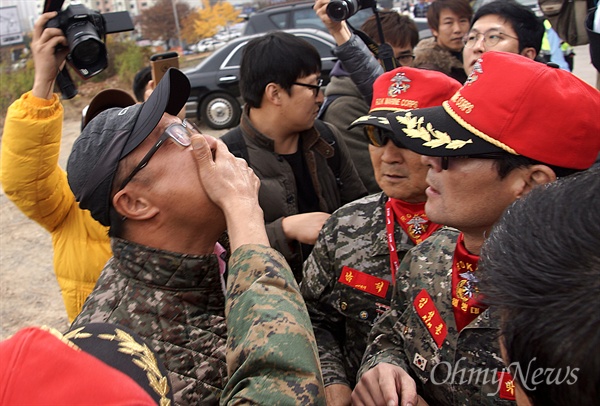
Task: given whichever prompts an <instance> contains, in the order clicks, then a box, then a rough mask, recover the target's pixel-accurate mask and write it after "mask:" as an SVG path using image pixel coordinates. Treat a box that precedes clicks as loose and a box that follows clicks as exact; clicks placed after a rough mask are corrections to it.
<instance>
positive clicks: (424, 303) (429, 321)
mask: <svg viewBox="0 0 600 406" xmlns="http://www.w3.org/2000/svg"><path fill="white" fill-rule="evenodd" d="M413 306H414V307H415V310H416V312H417V314H418V315H419V317H421V321H423V324H425V327H427V330H428V331H429V334H431V337H432V338H433V341H435V343H436V344H437V346H438V348H442V344H443V343H444V340H445V339H446V336H447V335H448V328H447V327H446V323H445V322H444V319H442V316H441V315H440V312H439V311H438V309H437V308H436V307H435V304H434V303H433V299H431V296H429V293H427V291H426V290H425V289H423V290H421V291H420V292H419V294H418V295H417V297H415V300H414V301H413Z"/></svg>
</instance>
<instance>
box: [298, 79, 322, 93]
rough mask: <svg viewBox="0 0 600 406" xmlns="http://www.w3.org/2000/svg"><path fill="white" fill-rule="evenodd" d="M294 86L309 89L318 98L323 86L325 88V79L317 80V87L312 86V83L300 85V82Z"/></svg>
mask: <svg viewBox="0 0 600 406" xmlns="http://www.w3.org/2000/svg"><path fill="white" fill-rule="evenodd" d="M292 85H296V86H304V87H308V88H309V89H312V90H313V92H314V93H315V97H317V96H318V95H319V91H320V90H321V86H323V79H317V84H316V85H311V84H310V83H300V82H293V83H292Z"/></svg>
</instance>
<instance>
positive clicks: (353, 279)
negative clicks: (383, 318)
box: [338, 266, 390, 298]
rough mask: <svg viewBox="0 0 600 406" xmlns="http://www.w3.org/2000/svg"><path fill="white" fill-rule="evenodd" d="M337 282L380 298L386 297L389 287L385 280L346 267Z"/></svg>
mask: <svg viewBox="0 0 600 406" xmlns="http://www.w3.org/2000/svg"><path fill="white" fill-rule="evenodd" d="M338 281H339V282H340V283H343V284H344V285H348V286H350V287H352V288H354V289H358V290H362V291H364V292H367V293H370V294H372V295H375V296H378V297H382V298H384V297H385V296H386V295H387V291H388V287H389V286H390V283H389V282H388V281H386V280H385V279H381V278H378V277H376V276H373V275H369V274H366V273H364V272H361V271H358V270H356V269H353V268H350V267H348V266H344V267H343V268H342V273H341V274H340V278H339V279H338Z"/></svg>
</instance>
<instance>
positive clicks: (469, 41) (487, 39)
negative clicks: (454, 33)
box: [463, 30, 519, 48]
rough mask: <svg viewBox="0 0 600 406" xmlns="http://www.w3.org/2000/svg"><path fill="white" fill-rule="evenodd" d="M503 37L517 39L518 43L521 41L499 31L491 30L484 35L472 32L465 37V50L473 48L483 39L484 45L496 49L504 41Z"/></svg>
mask: <svg viewBox="0 0 600 406" xmlns="http://www.w3.org/2000/svg"><path fill="white" fill-rule="evenodd" d="M503 37H508V38H512V39H516V40H517V41H518V40H519V38H517V37H513V36H512V35H508V34H505V33H503V32H502V31H498V30H489V31H486V32H483V33H482V32H475V31H471V32H469V33H467V35H465V36H464V37H463V44H465V48H473V47H474V46H475V44H477V43H478V42H479V40H480V39H481V38H483V43H484V44H485V45H487V46H489V47H494V46H496V45H498V42H500V40H502V39H503Z"/></svg>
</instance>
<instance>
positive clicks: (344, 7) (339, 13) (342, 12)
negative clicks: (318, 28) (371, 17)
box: [325, 0, 377, 21]
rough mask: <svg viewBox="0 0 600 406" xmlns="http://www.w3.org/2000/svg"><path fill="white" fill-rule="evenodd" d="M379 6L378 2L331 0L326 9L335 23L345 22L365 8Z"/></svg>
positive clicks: (367, 0) (369, 0) (368, 0)
mask: <svg viewBox="0 0 600 406" xmlns="http://www.w3.org/2000/svg"><path fill="white" fill-rule="evenodd" d="M376 5H377V1H376V0H331V2H329V4H328V5H327V8H326V9H325V10H326V11H327V15H328V16H329V18H331V19H332V20H333V21H343V20H347V19H349V18H350V17H352V16H353V15H354V14H356V13H357V12H358V10H362V9H365V8H372V7H375V6H376Z"/></svg>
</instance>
